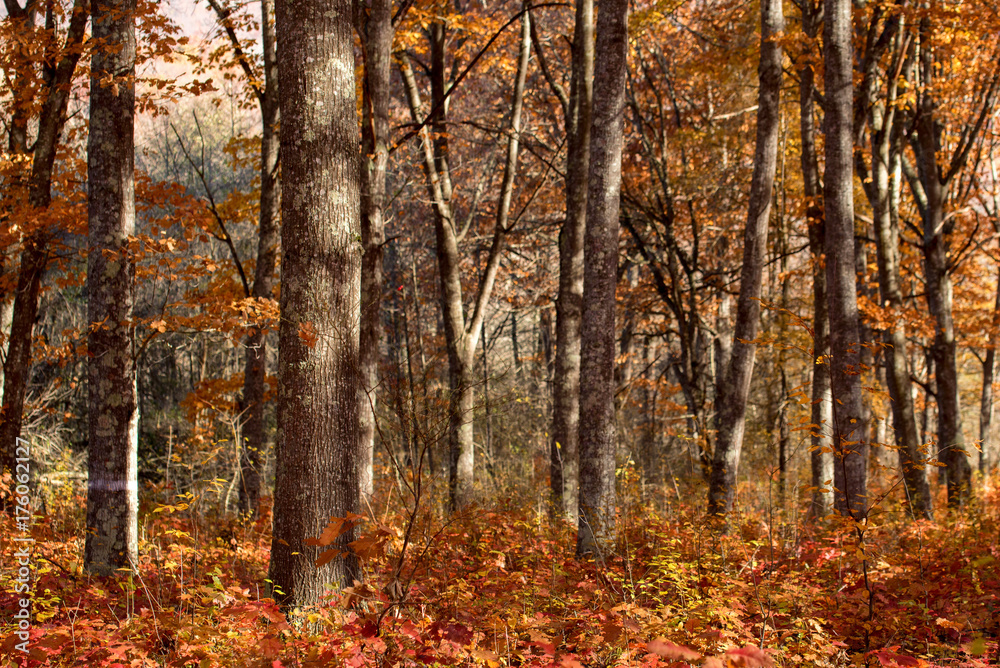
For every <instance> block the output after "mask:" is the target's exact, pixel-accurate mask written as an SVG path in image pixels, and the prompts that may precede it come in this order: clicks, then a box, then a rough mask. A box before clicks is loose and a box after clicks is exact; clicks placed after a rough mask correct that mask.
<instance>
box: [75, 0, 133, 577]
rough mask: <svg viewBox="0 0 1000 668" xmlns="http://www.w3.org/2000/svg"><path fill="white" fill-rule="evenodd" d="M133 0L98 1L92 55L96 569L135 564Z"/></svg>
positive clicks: (91, 523) (90, 565) (87, 557)
mask: <svg viewBox="0 0 1000 668" xmlns="http://www.w3.org/2000/svg"><path fill="white" fill-rule="evenodd" d="M135 12H136V4H135V0H100V1H99V2H94V4H93V12H92V17H93V18H92V26H93V37H94V39H95V40H97V43H98V44H99V46H98V47H97V49H96V50H95V51H94V55H93V57H92V59H91V75H90V136H89V139H88V141H87V181H88V195H87V201H88V207H87V208H88V219H89V234H88V251H89V252H88V253H87V319H88V321H89V322H90V327H89V334H88V336H87V377H88V380H87V384H88V391H89V397H90V400H89V402H88V406H87V412H88V424H89V444H88V450H89V456H88V460H87V462H88V463H87V471H88V474H89V477H88V480H87V539H86V548H85V550H84V565H85V566H86V568H87V570H88V571H89V572H91V573H94V574H95V575H112V574H114V573H115V571H116V570H118V569H120V568H136V567H137V565H138V564H137V560H138V539H139V536H138V511H139V480H138V462H137V456H138V436H139V407H138V396H137V393H136V367H135V330H134V329H133V325H132V308H133V304H134V302H135V292H134V291H135V263H134V261H133V260H132V257H131V256H130V254H129V250H128V243H129V236H130V235H132V234H134V233H135V179H134V173H135V165H134V163H135V142H134V137H133V135H134V125H135V57H136V41H135Z"/></svg>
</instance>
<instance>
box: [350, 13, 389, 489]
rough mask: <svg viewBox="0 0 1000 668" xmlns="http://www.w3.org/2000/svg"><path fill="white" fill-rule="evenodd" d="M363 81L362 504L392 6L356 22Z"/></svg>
mask: <svg viewBox="0 0 1000 668" xmlns="http://www.w3.org/2000/svg"><path fill="white" fill-rule="evenodd" d="M359 23H360V25H358V27H357V28H358V34H359V35H361V39H362V45H363V47H364V58H365V75H364V77H365V78H364V88H363V96H362V114H363V118H362V125H361V245H362V247H363V248H364V256H363V258H362V265H361V382H362V386H361V387H360V388H359V392H358V404H359V405H358V416H359V418H360V423H359V433H358V438H359V439H360V441H359V444H358V452H359V453H360V457H361V459H360V461H359V463H358V467H359V468H358V478H359V484H360V486H361V494H362V497H363V499H370V498H371V495H372V493H373V492H374V463H375V390H376V387H377V386H378V363H379V339H380V336H379V332H380V329H381V320H380V316H381V311H382V308H381V306H382V285H383V276H382V256H383V252H382V249H383V246H384V245H385V220H384V210H385V177H386V170H387V168H388V165H389V98H390V91H389V77H390V74H391V71H392V69H391V66H392V60H391V56H392V36H393V27H392V1H391V0H373V2H372V4H371V9H370V13H369V14H368V16H367V17H363V18H361V19H360V20H359Z"/></svg>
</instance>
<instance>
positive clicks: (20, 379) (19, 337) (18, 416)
mask: <svg viewBox="0 0 1000 668" xmlns="http://www.w3.org/2000/svg"><path fill="white" fill-rule="evenodd" d="M88 7H89V4H88V3H87V2H86V0H76V1H75V2H74V3H73V9H72V15H71V17H70V21H69V27H68V29H67V32H66V41H65V45H64V48H63V53H62V56H61V57H60V59H59V62H58V63H57V64H56V65H55V66H54V67H53V68H52V70H51V71H50V78H49V79H48V81H47V84H48V85H47V86H46V89H45V95H46V97H45V99H44V101H43V102H42V105H41V110H40V112H39V119H38V132H37V136H36V137H35V142H34V155H33V156H32V161H31V173H30V175H29V177H28V205H29V206H30V207H31V208H32V209H34V210H36V211H42V210H44V209H47V208H48V206H49V204H50V203H51V201H52V192H51V191H52V170H53V166H54V165H55V159H56V150H57V149H58V146H59V138H60V136H61V135H62V130H63V126H64V125H65V123H66V109H67V106H68V104H69V96H70V82H71V81H72V79H73V73H74V72H75V71H76V64H77V62H78V61H79V60H80V55H81V53H82V49H81V44H82V43H83V40H84V36H85V32H86V27H87V23H89V18H90V16H89V13H88ZM51 37H52V39H53V40H55V39H56V36H55V35H52V36H51ZM19 141H21V140H20V139H19ZM50 235H51V230H48V229H46V228H41V229H37V230H34V231H32V232H31V233H30V234H29V235H28V236H27V237H26V238H25V239H23V241H22V250H21V263H20V266H19V267H18V275H17V292H16V293H15V295H14V307H13V314H12V316H11V327H10V338H9V340H8V342H7V358H6V359H5V360H4V379H3V382H4V390H3V409H2V412H0V470H2V469H4V468H6V469H9V470H11V471H13V470H14V464H15V462H14V459H15V457H14V454H15V448H16V447H17V438H18V437H19V436H20V435H21V420H22V417H23V416H22V413H23V411H24V399H25V395H26V394H27V386H28V379H29V378H30V372H31V335H32V331H33V329H34V326H35V319H36V318H37V316H38V297H39V293H40V290H41V282H42V274H44V273H45V267H46V266H47V265H48V260H49V251H48V243H49V238H50Z"/></svg>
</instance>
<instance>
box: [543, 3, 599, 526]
mask: <svg viewBox="0 0 1000 668" xmlns="http://www.w3.org/2000/svg"><path fill="white" fill-rule="evenodd" d="M536 50H537V51H538V52H539V53H540V54H541V53H542V51H541V49H540V47H539V46H538V43H537V39H536ZM539 61H540V63H542V64H544V63H545V59H544V58H543V57H541V56H540V57H539ZM543 71H544V72H548V68H545V69H543ZM593 78H594V3H593V0H577V2H576V23H575V27H574V29H573V46H572V60H571V73H570V90H569V97H568V98H566V96H565V93H562V96H561V97H560V100H562V99H563V98H565V102H564V103H563V119H564V123H563V125H564V127H565V128H566V141H567V144H568V145H569V146H568V150H567V153H566V222H564V223H563V226H562V229H561V230H560V232H559V293H558V295H557V297H556V351H555V374H554V376H553V384H552V440H551V446H550V447H551V450H550V455H549V458H550V466H549V469H550V474H551V477H550V485H551V489H552V498H553V502H554V504H555V506H556V507H557V508H561V509H562V510H563V512H564V513H565V515H566V516H567V517H568V518H570V520H571V521H572V522H574V523H575V522H576V520H577V517H576V513H577V504H578V502H579V501H578V497H579V467H580V453H579V426H580V316H581V314H582V312H583V238H584V232H585V230H586V224H587V177H588V171H589V168H590V125H591V107H592V104H593ZM555 91H556V93H557V95H558V94H559V93H560V92H561V91H562V89H561V87H560V88H555Z"/></svg>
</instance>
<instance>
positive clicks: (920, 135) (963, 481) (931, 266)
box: [907, 16, 1000, 507]
mask: <svg viewBox="0 0 1000 668" xmlns="http://www.w3.org/2000/svg"><path fill="white" fill-rule="evenodd" d="M918 39H919V47H920V54H919V61H918V62H919V68H918V71H919V76H920V86H919V87H918V89H917V90H918V94H917V102H916V106H917V109H916V110H915V116H914V129H915V132H914V133H913V134H912V135H911V136H910V146H911V147H912V148H913V152H914V154H915V155H916V158H917V171H918V175H917V178H911V175H909V174H908V175H907V176H908V180H909V183H910V186H911V190H913V191H914V198H915V199H916V200H917V203H918V207H919V209H920V213H921V218H922V219H923V220H922V223H923V256H924V257H923V265H924V281H925V284H926V294H927V306H928V310H929V311H930V313H931V316H932V317H933V318H934V343H933V345H932V355H933V358H934V380H935V386H936V394H937V397H936V399H937V407H938V444H937V446H938V451H939V452H940V457H941V459H942V460H943V461H944V462H945V464H946V467H947V469H946V470H947V475H948V505H949V506H951V507H960V506H963V505H964V504H965V503H966V502H967V501H968V500H969V496H970V492H971V482H972V467H971V466H970V465H969V458H968V453H967V452H966V449H965V443H964V438H963V436H962V415H961V406H960V402H959V385H958V368H957V359H956V358H957V352H958V351H957V342H956V340H955V323H954V316H953V312H952V311H953V307H952V283H951V273H952V272H953V271H954V270H955V264H954V259H955V258H953V257H951V242H950V236H951V232H952V230H953V228H954V225H955V219H954V217H946V216H945V208H946V205H947V203H948V197H949V194H950V193H949V190H950V186H951V184H952V181H953V179H954V177H955V176H956V175H957V174H958V173H959V171H960V170H962V169H963V168H965V165H966V163H967V161H968V157H969V154H970V151H971V149H972V146H973V144H974V143H975V142H976V141H977V139H978V137H979V135H980V133H981V132H982V131H983V127H984V125H985V122H986V119H987V118H988V117H990V116H991V115H992V111H993V108H994V104H995V101H996V96H997V90H998V86H1000V70H995V71H994V72H993V74H992V75H991V77H992V79H991V80H990V81H983V82H980V85H978V86H977V90H976V97H975V98H974V99H973V103H974V105H976V107H978V109H977V113H976V114H974V116H973V118H974V120H973V121H972V122H971V123H967V124H966V125H965V127H963V128H961V132H960V141H959V142H958V144H957V145H956V148H955V150H954V153H953V154H952V156H951V159H950V160H947V162H946V163H945V164H942V163H943V162H944V161H943V160H942V157H943V156H942V153H943V151H944V148H945V147H944V146H943V145H942V135H943V134H944V131H945V129H946V128H945V127H944V123H943V122H942V121H941V119H939V118H938V116H937V114H936V109H937V104H938V103H937V100H936V99H935V97H934V85H935V83H934V78H935V76H936V75H935V68H936V67H937V63H936V62H935V55H934V39H935V38H934V25H933V23H932V20H931V18H930V16H923V17H922V18H921V19H920V25H919V29H918ZM954 130H955V128H952V131H954Z"/></svg>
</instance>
